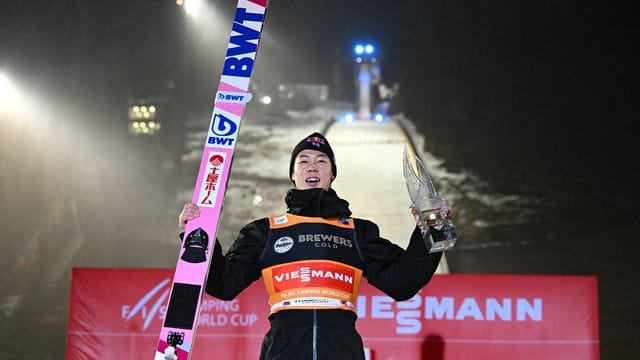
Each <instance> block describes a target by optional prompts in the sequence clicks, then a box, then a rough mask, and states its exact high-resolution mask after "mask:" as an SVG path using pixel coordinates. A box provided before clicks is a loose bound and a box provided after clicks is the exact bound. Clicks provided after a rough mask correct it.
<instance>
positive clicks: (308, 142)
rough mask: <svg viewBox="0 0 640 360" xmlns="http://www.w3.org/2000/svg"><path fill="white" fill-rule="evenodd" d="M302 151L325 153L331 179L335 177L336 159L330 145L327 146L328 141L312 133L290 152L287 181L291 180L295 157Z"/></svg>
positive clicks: (336, 170) (336, 171)
mask: <svg viewBox="0 0 640 360" xmlns="http://www.w3.org/2000/svg"><path fill="white" fill-rule="evenodd" d="M302 150H317V151H320V152H323V153H325V154H326V155H327V156H328V157H329V160H331V171H332V172H333V177H335V176H336V175H337V173H338V169H337V168H336V158H335V156H334V155H333V150H332V149H331V145H329V141H327V138H325V137H324V136H323V135H322V134H320V133H318V132H314V133H313V134H311V135H309V136H307V137H305V138H304V139H302V140H300V142H299V143H298V145H296V147H294V148H293V151H292V152H291V162H290V163H289V179H291V175H292V174H293V163H294V162H295V160H296V156H297V155H298V153H299V152H300V151H302ZM291 181H293V180H291ZM294 183H295V182H294Z"/></svg>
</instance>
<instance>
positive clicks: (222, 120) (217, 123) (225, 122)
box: [211, 114, 238, 136]
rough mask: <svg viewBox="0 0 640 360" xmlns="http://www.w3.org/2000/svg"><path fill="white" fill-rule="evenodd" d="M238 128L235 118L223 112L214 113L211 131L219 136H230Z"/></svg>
mask: <svg viewBox="0 0 640 360" xmlns="http://www.w3.org/2000/svg"><path fill="white" fill-rule="evenodd" d="M236 130H238V125H237V124H236V123H235V122H233V120H231V119H229V118H228V117H226V116H224V115H222V114H213V121H212V122H211V131H213V133H214V134H216V135H218V136H229V135H231V134H234V133H235V132H236Z"/></svg>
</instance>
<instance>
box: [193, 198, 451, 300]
mask: <svg viewBox="0 0 640 360" xmlns="http://www.w3.org/2000/svg"><path fill="white" fill-rule="evenodd" d="M286 203H287V206H288V209H287V212H288V213H290V214H294V215H300V216H313V217H324V218H336V217H349V216H350V215H351V212H350V211H349V208H348V206H349V204H348V202H346V201H345V200H343V199H340V198H339V197H338V196H337V194H336V193H335V192H334V191H333V190H332V189H330V190H329V191H324V190H321V189H310V190H295V189H292V190H289V192H288V193H287V197H286ZM354 221H355V232H356V239H357V240H356V241H357V246H358V248H359V249H360V254H361V257H362V261H363V263H364V268H363V269H362V270H363V275H364V277H365V278H366V279H367V281H368V282H369V283H370V284H371V285H373V286H375V287H376V288H378V289H380V290H381V291H382V292H384V293H385V294H387V295H388V296H390V297H391V298H393V299H395V300H398V301H401V300H407V299H409V298H411V297H413V296H414V295H415V294H416V293H417V292H418V291H419V290H420V289H421V288H422V287H423V286H425V285H426V284H427V282H429V280H430V279H431V277H432V276H433V274H434V273H435V271H436V269H437V267H438V263H439V261H440V258H441V256H442V253H434V254H429V248H428V245H427V242H426V241H425V240H424V238H423V236H422V234H421V232H420V230H419V229H418V228H417V227H416V229H415V230H414V231H413V233H412V235H411V239H410V242H409V245H408V247H407V249H406V250H404V249H402V248H401V247H399V246H397V245H395V244H393V243H392V242H390V241H389V240H386V239H384V238H381V237H380V236H379V230H378V226H377V225H376V224H375V223H373V222H371V221H369V220H363V219H357V218H355V219H354ZM269 231H270V230H269V220H268V218H262V219H259V220H256V221H253V222H251V223H249V224H248V225H246V226H245V227H244V228H242V230H241V231H240V234H239V235H238V237H237V239H236V240H235V242H234V243H233V245H232V246H231V248H230V249H229V251H228V252H227V254H226V255H224V256H223V255H222V248H221V246H220V244H219V243H218V242H217V241H216V243H215V246H214V249H213V259H212V263H211V266H210V268H209V275H208V279H207V284H206V288H205V290H206V292H207V293H208V294H210V295H213V296H215V297H217V298H219V299H222V300H231V299H233V298H235V297H236V296H237V295H238V294H239V293H240V292H241V291H242V290H244V289H245V288H247V287H248V286H249V285H250V284H251V283H252V282H254V281H255V280H258V279H259V278H260V276H261V270H262V269H261V265H260V257H261V255H262V253H263V250H264V247H265V242H266V239H267V235H268V232H269Z"/></svg>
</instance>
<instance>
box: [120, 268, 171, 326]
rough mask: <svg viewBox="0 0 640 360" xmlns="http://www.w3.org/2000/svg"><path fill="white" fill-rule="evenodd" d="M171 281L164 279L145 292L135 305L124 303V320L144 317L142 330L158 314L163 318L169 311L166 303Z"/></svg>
mask: <svg viewBox="0 0 640 360" xmlns="http://www.w3.org/2000/svg"><path fill="white" fill-rule="evenodd" d="M169 281H170V280H169V279H164V280H162V281H161V282H160V283H159V284H158V285H156V286H155V287H154V288H153V289H151V290H150V291H149V292H147V293H146V294H144V295H143V296H142V297H141V298H140V300H138V302H137V303H136V304H135V305H133V307H132V306H131V305H122V308H121V311H120V316H121V318H122V319H123V320H124V321H129V320H131V319H133V318H134V317H138V318H141V319H143V320H144V324H143V325H142V330H146V329H147V328H148V327H149V325H150V324H151V321H153V319H154V318H155V317H156V316H158V317H159V318H160V319H163V318H164V314H165V312H166V311H167V307H166V305H165V304H166V299H167V296H169V291H170V288H169V286H167V285H168V284H169ZM163 290H164V291H163Z"/></svg>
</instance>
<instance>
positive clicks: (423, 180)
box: [402, 145, 458, 253]
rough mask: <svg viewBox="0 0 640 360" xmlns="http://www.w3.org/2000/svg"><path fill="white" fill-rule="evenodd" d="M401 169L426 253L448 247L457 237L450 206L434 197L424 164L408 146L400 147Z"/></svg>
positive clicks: (434, 192)
mask: <svg viewBox="0 0 640 360" xmlns="http://www.w3.org/2000/svg"><path fill="white" fill-rule="evenodd" d="M402 170H403V172H404V179H405V183H406V185H407V190H408V192H409V198H410V199H411V209H412V210H413V211H414V212H415V213H416V214H417V217H418V221H419V222H420V223H419V226H420V228H421V229H422V230H423V231H422V233H423V235H425V240H427V241H428V242H429V243H430V245H431V249H430V250H429V252H431V253H433V252H439V251H445V250H448V249H451V248H452V247H453V246H454V245H455V244H456V240H458V236H457V235H456V231H455V229H454V227H453V222H452V221H451V216H450V213H451V207H450V206H449V205H448V204H447V201H446V200H445V199H444V198H443V197H440V196H438V194H437V193H436V188H435V187H434V186H433V181H432V180H431V176H430V175H429V171H427V167H426V166H425V165H424V163H423V162H422V161H421V160H420V159H419V158H418V157H417V156H416V155H415V154H414V153H413V152H412V151H411V150H409V146H408V145H405V147H404V158H403V162H402ZM427 229H429V231H428V232H427V231H426V230H427Z"/></svg>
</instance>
